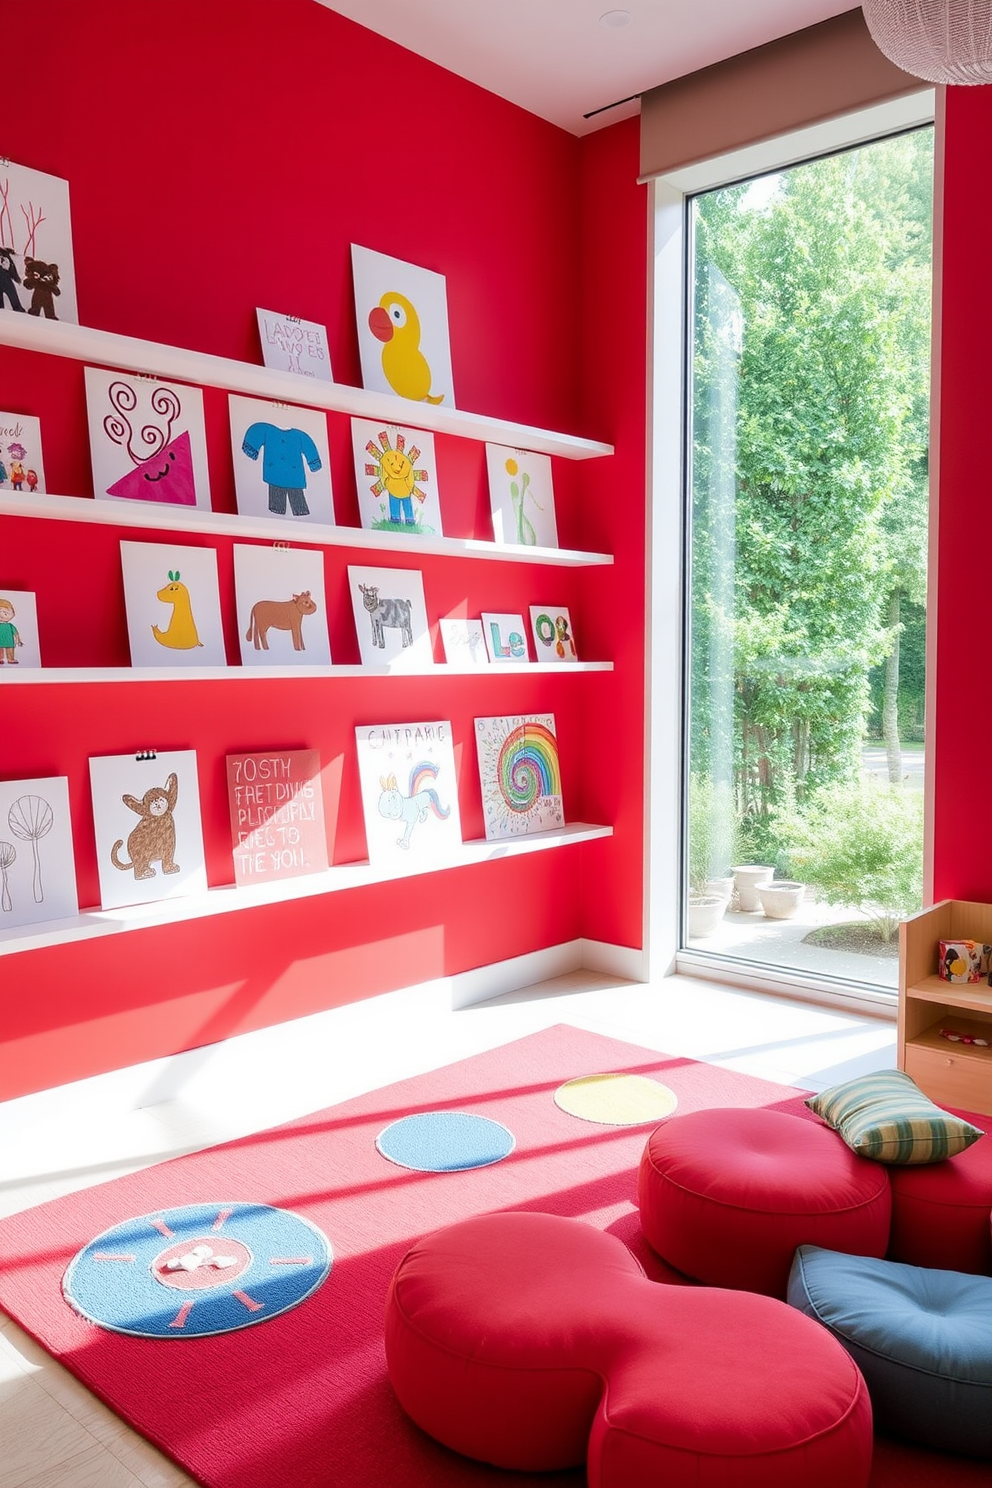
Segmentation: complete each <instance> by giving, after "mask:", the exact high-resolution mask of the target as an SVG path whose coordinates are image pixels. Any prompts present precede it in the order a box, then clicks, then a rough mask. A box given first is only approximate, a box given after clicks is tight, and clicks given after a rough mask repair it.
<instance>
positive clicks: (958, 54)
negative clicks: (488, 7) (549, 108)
mask: <svg viewBox="0 0 992 1488" xmlns="http://www.w3.org/2000/svg"><path fill="white" fill-rule="evenodd" d="M861 9H862V11H863V12H864V18H865V22H866V24H867V26H868V30H869V31H870V32H871V34H872V38H873V40H874V42H875V45H876V46H877V47H878V49H879V51H881V52H884V53H885V55H886V56H887V57H888V59H889V61H890V62H894V63H895V64H896V66H897V67H901V68H902V69H903V71H904V72H909V73H911V74H912V75H913V77H919V78H924V79H925V80H926V81H927V82H928V83H990V82H992V0H863V3H862V6H861ZM604 19H605V17H604Z"/></svg>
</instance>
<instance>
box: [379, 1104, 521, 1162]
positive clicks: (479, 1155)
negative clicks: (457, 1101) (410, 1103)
mask: <svg viewBox="0 0 992 1488" xmlns="http://www.w3.org/2000/svg"><path fill="white" fill-rule="evenodd" d="M375 1145H376V1146H377V1147H378V1149H379V1151H380V1152H381V1153H382V1155H383V1157H385V1158H388V1159H389V1161H390V1162H392V1163H396V1164H398V1166H399V1167H401V1168H413V1169H414V1170H415V1171H416V1172H418V1173H460V1172H463V1171H464V1170H465V1169H466V1168H488V1167H490V1166H491V1165H492V1164H493V1163H497V1162H499V1161H500V1160H501V1159H502V1158H504V1157H508V1156H509V1155H510V1153H511V1152H512V1151H513V1149H514V1147H515V1146H516V1139H515V1137H514V1135H513V1133H512V1132H511V1131H509V1130H508V1129H507V1128H506V1127H505V1126H503V1125H501V1124H500V1122H498V1121H490V1120H489V1119H488V1117H485V1116H470V1115H468V1114H467V1113H466V1112H464V1111H421V1112H418V1114H417V1115H416V1116H402V1117H401V1118H400V1119H399V1121H394V1122H393V1123H392V1124H391V1125H390V1126H387V1127H386V1129H385V1130H384V1131H381V1132H380V1133H379V1135H378V1136H377V1137H376V1139H375Z"/></svg>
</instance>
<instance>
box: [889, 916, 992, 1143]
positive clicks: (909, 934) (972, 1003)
mask: <svg viewBox="0 0 992 1488" xmlns="http://www.w3.org/2000/svg"><path fill="white" fill-rule="evenodd" d="M941 940H980V941H982V942H984V943H986V944H992V904H980V903H972V902H970V901H968V900H963V899H945V900H942V902H941V903H940V904H935V905H933V906H932V908H930V909H924V910H921V912H920V913H919V914H917V915H913V916H912V917H911V918H910V919H908V920H905V921H904V922H903V923H902V925H901V926H900V927H899V1023H898V1035H897V1038H898V1043H897V1052H898V1063H899V1068H900V1069H902V1070H905V1071H906V1073H907V1074H908V1075H912V1077H913V1079H914V1080H915V1081H916V1083H917V1085H919V1087H920V1089H921V1090H923V1091H925V1092H926V1094H927V1095H929V1097H930V1099H931V1100H934V1101H937V1102H938V1104H940V1105H944V1106H957V1107H960V1108H962V1109H964V1110H966V1111H977V1112H980V1113H981V1114H983V1115H986V1116H992V987H989V986H988V984H987V981H982V982H980V983H975V982H971V983H958V982H946V981H944V980H943V979H942V978H941V977H939V976H938V975H937V961H938V949H937V946H938V942H939V941H941ZM942 1028H946V1029H949V1030H951V1031H952V1032H954V1033H961V1034H966V1035H970V1036H971V1037H973V1038H985V1039H988V1040H989V1041H990V1042H989V1045H988V1046H987V1047H983V1046H982V1045H979V1044H963V1043H955V1042H954V1041H953V1040H951V1039H947V1038H944V1037H943V1035H942V1034H941V1029H942Z"/></svg>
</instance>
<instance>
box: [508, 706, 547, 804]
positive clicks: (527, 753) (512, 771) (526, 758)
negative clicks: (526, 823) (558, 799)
mask: <svg viewBox="0 0 992 1488" xmlns="http://www.w3.org/2000/svg"><path fill="white" fill-rule="evenodd" d="M497 773H498V778H499V788H500V791H501V792H502V795H503V800H504V801H505V802H506V804H507V806H509V808H510V810H511V811H530V810H531V808H532V807H533V806H534V805H535V803H536V802H537V801H539V800H540V799H541V797H542V796H560V795H561V774H560V772H559V769H558V741H557V739H556V738H555V736H554V734H553V733H552V732H551V730H550V729H549V728H546V727H545V726H544V724H543V723H524V724H521V725H520V727H519V728H515V729H514V730H513V732H512V733H510V734H507V736H506V738H505V739H504V740H503V747H502V748H501V749H500V752H499V762H498V765H497Z"/></svg>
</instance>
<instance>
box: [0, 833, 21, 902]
mask: <svg viewBox="0 0 992 1488" xmlns="http://www.w3.org/2000/svg"><path fill="white" fill-rule="evenodd" d="M16 861H17V848H16V847H15V846H14V844H13V843H12V842H0V877H2V878H3V893H2V894H0V909H2V910H3V913H4V914H10V912H11V910H12V909H13V907H14V903H13V900H12V899H11V897H10V881H9V879H8V878H7V869H8V868H12V867H13V866H14V864H15V863H16Z"/></svg>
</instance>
